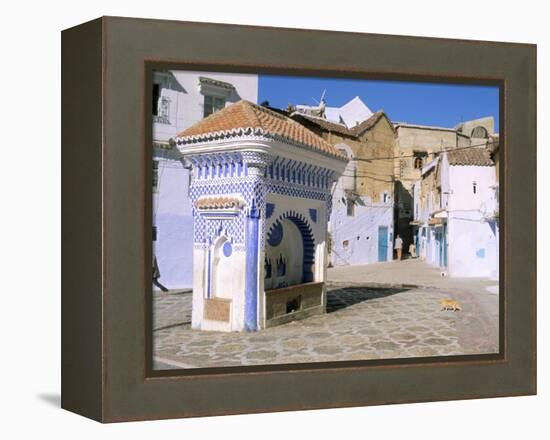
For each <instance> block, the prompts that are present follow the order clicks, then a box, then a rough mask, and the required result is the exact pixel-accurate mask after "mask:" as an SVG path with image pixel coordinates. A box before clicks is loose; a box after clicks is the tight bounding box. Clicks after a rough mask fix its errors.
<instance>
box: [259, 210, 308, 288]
mask: <svg viewBox="0 0 550 440" xmlns="http://www.w3.org/2000/svg"><path fill="white" fill-rule="evenodd" d="M314 263H315V238H314V236H313V232H312V229H311V226H310V225H309V223H308V221H307V219H306V218H305V217H304V216H303V215H301V214H298V213H296V212H287V213H285V214H282V215H281V216H280V217H279V218H277V219H276V220H275V221H274V222H273V224H272V225H271V227H270V228H269V230H268V233H267V236H266V247H265V260H264V286H265V289H277V288H281V287H288V286H292V285H296V284H302V283H309V282H312V281H314V275H313V273H314Z"/></svg>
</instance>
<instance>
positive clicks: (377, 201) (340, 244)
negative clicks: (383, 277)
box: [292, 111, 395, 266]
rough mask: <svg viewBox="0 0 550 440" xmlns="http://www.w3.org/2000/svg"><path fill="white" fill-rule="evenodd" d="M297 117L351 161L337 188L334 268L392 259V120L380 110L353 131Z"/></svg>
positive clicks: (332, 250)
mask: <svg viewBox="0 0 550 440" xmlns="http://www.w3.org/2000/svg"><path fill="white" fill-rule="evenodd" d="M292 118H293V119H295V120H296V121H298V122H300V123H301V124H303V125H305V126H306V127H308V128H309V129H310V130H312V131H314V132H315V133H317V134H318V135H319V136H321V137H322V138H323V139H325V140H326V141H327V142H329V143H330V144H331V145H333V146H334V147H335V148H338V149H339V150H340V151H342V152H343V153H344V154H345V155H346V156H347V157H348V159H349V162H348V165H347V167H346V169H345V170H344V173H343V175H342V177H340V179H339V180H338V183H337V185H336V186H335V188H334V190H333V197H332V210H333V212H332V216H331V222H330V225H329V230H330V235H331V242H330V261H331V264H332V265H334V266H339V265H358V264H368V263H373V262H378V261H388V260H391V259H392V241H393V216H394V213H393V210H394V202H393V196H394V191H395V189H394V179H393V166H394V165H393V154H394V149H395V131H394V128H393V125H392V124H391V122H390V120H389V119H388V117H387V116H386V115H385V113H384V112H383V111H379V112H376V113H374V114H371V116H370V117H369V118H367V119H366V120H364V121H362V122H360V123H354V125H353V126H352V127H347V126H346V125H345V124H343V123H339V124H337V123H334V122H331V121H329V120H326V119H325V118H319V117H313V116H311V115H305V114H302V113H300V112H296V113H294V114H293V115H292ZM355 122H357V121H355Z"/></svg>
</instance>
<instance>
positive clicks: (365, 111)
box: [296, 96, 373, 128]
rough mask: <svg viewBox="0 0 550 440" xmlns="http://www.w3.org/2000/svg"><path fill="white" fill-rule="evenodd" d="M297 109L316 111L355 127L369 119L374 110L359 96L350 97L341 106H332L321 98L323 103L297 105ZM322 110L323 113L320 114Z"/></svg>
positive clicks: (335, 121)
mask: <svg viewBox="0 0 550 440" xmlns="http://www.w3.org/2000/svg"><path fill="white" fill-rule="evenodd" d="M296 110H297V111H298V112H301V113H305V114H308V113H310V114H311V113H315V114H317V115H318V116H322V117H323V118H324V119H326V120H327V121H329V122H333V123H335V124H342V125H344V126H346V127H347V128H353V127H355V126H356V125H359V124H360V123H361V122H363V121H366V120H367V119H369V118H370V117H371V116H372V115H373V112H372V111H371V110H370V109H369V108H368V107H367V105H366V104H365V103H364V102H363V100H362V99H361V98H359V96H356V97H355V98H353V99H350V100H349V101H348V102H346V103H345V104H344V105H342V106H340V107H330V106H326V105H325V101H324V99H323V98H321V104H320V105H319V106H317V107H315V106H311V105H301V104H300V105H297V106H296ZM319 110H321V113H322V114H321V115H319V114H318V113H319Z"/></svg>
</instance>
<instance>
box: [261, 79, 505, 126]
mask: <svg viewBox="0 0 550 440" xmlns="http://www.w3.org/2000/svg"><path fill="white" fill-rule="evenodd" d="M324 89H326V95H325V99H326V101H327V105H328V106H331V107H339V106H341V105H342V104H345V103H346V102H348V101H349V100H350V99H352V98H354V97H355V96H359V97H360V98H361V99H362V100H363V102H364V103H365V104H367V106H368V107H369V108H370V109H371V110H372V111H373V112H375V111H377V110H381V109H383V110H384V111H385V112H386V114H387V115H388V116H389V118H390V119H391V120H392V121H399V122H408V123H415V124H424V125H436V126H442V127H454V126H455V125H456V124H458V123H460V122H461V121H467V120H469V119H476V118H480V117H484V116H493V117H494V118H495V131H496V132H498V130H499V120H498V116H499V104H498V87H496V86H475V85H464V84H436V83H415V82H402V81H378V80H357V79H339V78H313V77H299V76H276V75H260V79H259V96H258V102H263V101H266V100H267V101H269V104H270V105H271V106H273V107H280V108H286V106H287V105H288V104H289V103H292V104H308V105H316V102H315V101H314V99H316V100H319V98H320V96H321V93H323V90H324ZM313 98H314V99H313Z"/></svg>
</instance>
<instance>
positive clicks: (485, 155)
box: [447, 148, 494, 167]
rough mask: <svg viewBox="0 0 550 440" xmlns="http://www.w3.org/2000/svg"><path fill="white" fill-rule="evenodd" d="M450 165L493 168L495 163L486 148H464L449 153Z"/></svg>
mask: <svg viewBox="0 0 550 440" xmlns="http://www.w3.org/2000/svg"><path fill="white" fill-rule="evenodd" d="M447 159H448V160H449V165H473V166H480V167H489V166H493V165H494V162H493V161H492V160H491V157H490V156H489V152H488V151H487V150H486V149H485V148H463V149H461V150H451V151H447Z"/></svg>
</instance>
